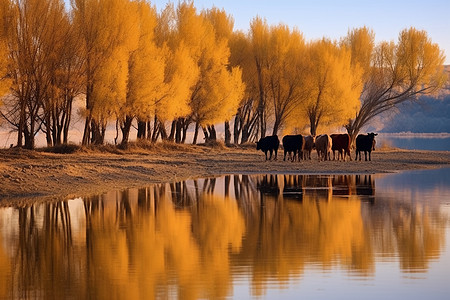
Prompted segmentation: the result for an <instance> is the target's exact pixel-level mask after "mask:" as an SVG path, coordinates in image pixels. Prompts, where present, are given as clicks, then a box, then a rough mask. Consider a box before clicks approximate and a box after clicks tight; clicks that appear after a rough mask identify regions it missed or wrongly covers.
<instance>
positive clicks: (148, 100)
mask: <svg viewBox="0 0 450 300" xmlns="http://www.w3.org/2000/svg"><path fill="white" fill-rule="evenodd" d="M131 4H132V5H133V6H134V9H135V10H136V12H137V18H138V19H137V20H138V26H137V30H138V32H139V41H138V46H137V48H136V49H134V50H132V51H131V53H130V56H129V60H128V74H127V75H128V78H127V89H126V102H125V103H124V105H123V106H122V109H121V111H120V112H121V115H120V116H119V122H120V123H121V130H122V145H124V144H127V143H128V139H129V134H130V129H131V124H132V121H133V119H134V118H137V119H139V120H147V119H149V117H150V116H152V115H154V114H155V110H156V103H157V102H158V100H159V99H161V98H162V96H163V95H164V93H165V92H166V89H167V87H166V84H165V82H164V71H165V58H164V52H163V50H162V49H161V48H159V47H158V46H157V45H156V41H155V36H154V31H155V28H156V24H157V15H156V10H155V8H152V7H151V6H150V5H149V4H148V3H146V2H143V1H137V2H132V3H131Z"/></svg>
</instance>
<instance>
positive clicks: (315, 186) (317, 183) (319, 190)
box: [303, 175, 333, 201]
mask: <svg viewBox="0 0 450 300" xmlns="http://www.w3.org/2000/svg"><path fill="white" fill-rule="evenodd" d="M303 186H304V190H305V192H304V194H305V195H308V196H310V197H311V198H313V199H315V200H327V201H329V200H331V197H332V195H333V182H332V177H331V176H323V175H305V176H303Z"/></svg>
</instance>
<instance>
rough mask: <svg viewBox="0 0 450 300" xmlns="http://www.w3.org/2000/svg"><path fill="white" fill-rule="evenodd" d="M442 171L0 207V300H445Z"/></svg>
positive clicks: (448, 174) (288, 178)
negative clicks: (360, 299) (359, 299)
mask: <svg viewBox="0 0 450 300" xmlns="http://www.w3.org/2000/svg"><path fill="white" fill-rule="evenodd" d="M449 243H450V169H438V170H427V171H413V172H404V173H398V174H383V175H274V174H272V175H230V176H223V177H217V178H206V179H198V180H188V181H183V182H177V183H167V184H157V185H151V186H148V187H145V188H141V189H130V190H125V191H111V192H110V193H107V194H105V195H97V196H91V197H86V198H77V199H73V200H70V201H63V202H53V203H40V204H35V205H33V206H25V205H17V206H16V207H3V208H0V299H31V298H32V299H174V298H175V299H176V298H179V299H223V298H232V299H300V298H302V299H358V298H362V299H448V295H450V284H449V278H450V247H449Z"/></svg>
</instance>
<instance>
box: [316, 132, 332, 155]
mask: <svg viewBox="0 0 450 300" xmlns="http://www.w3.org/2000/svg"><path fill="white" fill-rule="evenodd" d="M315 145H316V151H317V157H318V158H319V161H321V160H322V159H323V160H331V146H332V140H331V137H330V136H329V135H328V134H322V135H319V136H318V137H316V143H315Z"/></svg>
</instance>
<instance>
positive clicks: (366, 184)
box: [355, 175, 375, 203]
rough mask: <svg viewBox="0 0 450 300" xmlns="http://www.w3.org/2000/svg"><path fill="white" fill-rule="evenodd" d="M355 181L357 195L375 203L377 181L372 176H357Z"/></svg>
mask: <svg viewBox="0 0 450 300" xmlns="http://www.w3.org/2000/svg"><path fill="white" fill-rule="evenodd" d="M355 181H356V182H355V185H356V194H357V195H359V196H366V197H367V199H368V200H369V201H370V202H371V203H373V201H374V200H375V197H374V196H375V179H374V178H373V177H372V175H356V176H355Z"/></svg>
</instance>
